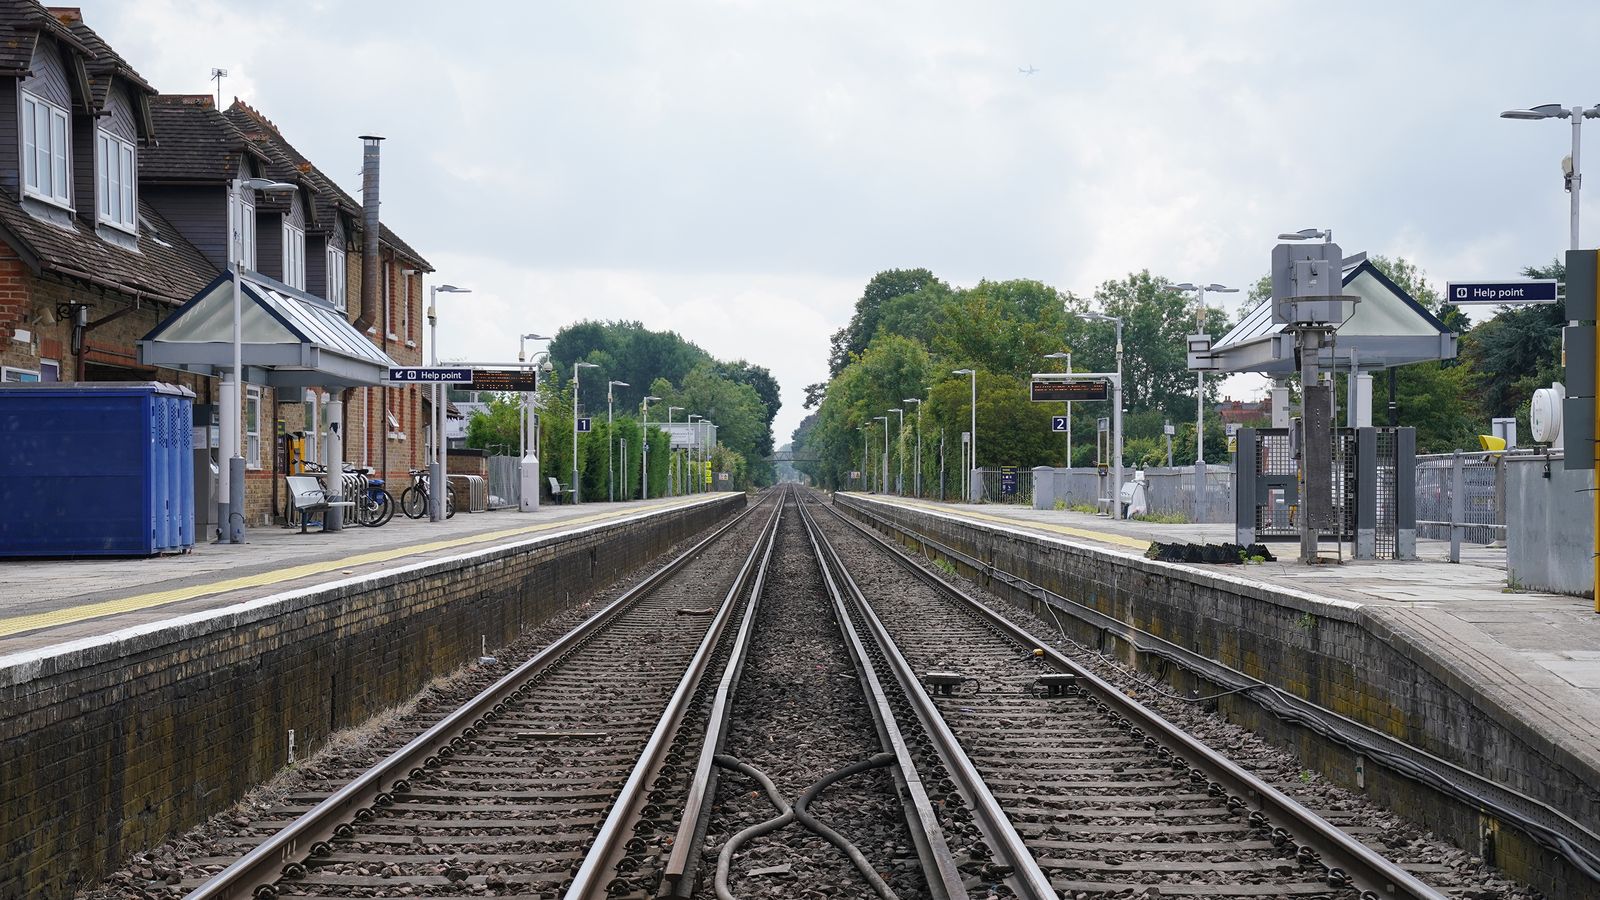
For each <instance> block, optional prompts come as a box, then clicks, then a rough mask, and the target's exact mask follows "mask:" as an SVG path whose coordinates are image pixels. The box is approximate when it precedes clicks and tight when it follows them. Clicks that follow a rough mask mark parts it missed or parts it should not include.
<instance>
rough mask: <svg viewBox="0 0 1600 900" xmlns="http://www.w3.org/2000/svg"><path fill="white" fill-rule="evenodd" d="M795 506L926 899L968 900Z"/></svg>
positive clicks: (840, 598) (813, 530) (807, 519)
mask: <svg viewBox="0 0 1600 900" xmlns="http://www.w3.org/2000/svg"><path fill="white" fill-rule="evenodd" d="M797 493H798V492H797ZM795 506H796V508H798V509H799V511H800V518H801V521H803V522H804V523H805V526H806V537H807V539H808V540H809V541H810V542H811V552H812V553H813V554H814V555H815V556H816V560H817V567H818V568H819V569H821V571H822V579H823V584H824V585H825V586H826V587H827V590H828V598H829V600H830V601H832V606H833V616H834V620H835V621H836V622H837V623H838V625H839V630H840V632H842V633H843V635H844V638H845V646H846V648H847V649H848V650H849V651H850V657H851V658H852V659H853V660H854V661H855V665H856V672H857V673H859V675H860V676H861V686H862V693H863V694H866V695H867V698H868V699H869V700H870V701H871V702H870V703H869V704H868V707H869V708H870V709H871V711H872V718H873V723H874V725H876V727H877V730H878V740H879V742H880V743H881V744H882V746H883V749H884V750H885V751H887V752H890V753H893V754H894V757H895V763H896V767H895V773H894V778H895V786H896V788H897V793H899V794H900V804H901V808H902V810H903V812H904V814H905V817H906V827H907V828H908V829H909V830H910V832H911V840H912V843H913V844H915V845H916V848H917V857H918V859H919V860H920V861H921V863H922V876H923V880H924V881H925V882H926V883H927V885H928V893H929V894H931V895H932V896H933V897H934V900H965V898H966V897H968V896H969V895H968V893H967V888H966V885H965V884H963V881H964V879H963V877H962V875H961V872H960V870H958V869H957V868H956V861H955V856H954V854H952V853H951V852H950V845H949V843H948V842H947V841H946V840H945V837H944V827H943V826H941V825H940V824H939V816H938V813H936V812H935V811H934V809H933V801H931V800H930V799H929V798H928V789H927V786H926V785H924V784H923V783H922V775H921V774H920V773H919V772H918V771H917V765H916V761H915V760H914V759H912V757H911V748H910V747H909V746H908V745H907V744H906V740H905V735H904V734H902V733H901V731H900V725H899V723H898V722H896V721H895V717H894V708H893V707H892V706H890V704H889V695H888V694H887V693H886V692H885V691H884V689H883V684H882V682H881V681H879V679H878V673H877V671H876V670H875V669H874V667H873V665H872V659H871V656H870V654H869V653H868V651H867V646H866V644H865V643H864V642H863V641H862V639H861V635H860V633H859V632H858V631H857V630H856V627H855V624H854V623H853V622H851V621H850V612H849V610H848V609H847V608H846V601H845V597H844V592H842V591H841V590H839V585H838V582H837V581H836V580H835V578H834V576H833V572H832V571H831V570H830V568H829V566H828V561H827V556H826V555H825V554H824V552H823V549H822V544H821V541H823V540H825V539H824V538H823V537H822V530H821V529H820V528H818V527H817V523H816V520H815V519H813V518H812V516H811V512H810V511H809V510H807V509H806V503H805V502H804V501H801V500H797V502H796V503H795Z"/></svg>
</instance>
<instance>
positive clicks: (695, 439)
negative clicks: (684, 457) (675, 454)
mask: <svg viewBox="0 0 1600 900" xmlns="http://www.w3.org/2000/svg"><path fill="white" fill-rule="evenodd" d="M704 418H705V416H702V415H700V414H699V413H690V414H689V424H690V425H692V426H694V427H692V428H690V429H689V477H688V478H686V479H684V484H686V485H690V486H692V487H695V488H698V487H700V479H699V477H698V476H697V475H696V474H695V471H694V465H695V451H696V450H699V449H700V426H698V425H695V424H694V423H695V421H696V420H698V419H704ZM691 493H693V492H692V491H691Z"/></svg>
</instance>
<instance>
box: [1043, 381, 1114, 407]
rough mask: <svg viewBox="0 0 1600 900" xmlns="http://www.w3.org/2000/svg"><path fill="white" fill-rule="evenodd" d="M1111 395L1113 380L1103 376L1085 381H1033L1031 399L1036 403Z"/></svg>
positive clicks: (1104, 398)
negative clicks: (1107, 379) (1110, 380)
mask: <svg viewBox="0 0 1600 900" xmlns="http://www.w3.org/2000/svg"><path fill="white" fill-rule="evenodd" d="M1110 397H1111V382H1109V381H1106V380H1105V379H1103V378H1097V379H1094V380H1087V379H1086V380H1083V381H1038V380H1035V381H1033V382H1031V387H1030V391H1029V399H1031V400H1033V401H1034V402H1036V403H1047V402H1055V403H1060V402H1062V401H1066V402H1068V403H1071V402H1074V401H1081V400H1107V399H1110Z"/></svg>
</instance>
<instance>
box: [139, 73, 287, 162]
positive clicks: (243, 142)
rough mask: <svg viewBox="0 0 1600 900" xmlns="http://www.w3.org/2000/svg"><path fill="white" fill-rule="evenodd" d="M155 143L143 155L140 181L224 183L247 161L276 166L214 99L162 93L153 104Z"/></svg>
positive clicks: (151, 110) (141, 151)
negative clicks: (243, 161) (246, 159)
mask: <svg viewBox="0 0 1600 900" xmlns="http://www.w3.org/2000/svg"><path fill="white" fill-rule="evenodd" d="M150 115H151V119H152V120H153V122H154V124H155V140H154V141H152V142H151V143H150V145H149V146H147V147H144V148H142V149H141V150H140V151H139V180H140V181H141V182H143V181H148V182H151V183H156V184H225V183H227V182H228V181H230V180H232V179H233V178H234V176H236V175H238V174H239V161H240V159H241V158H242V157H249V158H251V159H255V160H257V161H258V162H259V163H261V165H262V166H264V167H265V166H268V165H270V164H271V160H269V159H268V158H267V156H266V154H265V153H263V152H262V151H261V149H260V148H259V147H257V146H256V145H255V143H254V142H252V141H251V140H249V139H248V138H246V137H245V136H244V134H243V133H242V132H241V131H239V129H238V128H237V127H236V126H235V125H234V124H233V123H232V122H230V121H228V119H227V117H225V116H223V114H222V113H220V112H218V111H217V104H216V101H215V100H213V99H212V98H211V95H210V94H159V95H157V96H155V97H153V98H151V101H150Z"/></svg>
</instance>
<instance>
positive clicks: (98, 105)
mask: <svg viewBox="0 0 1600 900" xmlns="http://www.w3.org/2000/svg"><path fill="white" fill-rule="evenodd" d="M50 14H51V15H52V16H54V17H55V19H56V21H57V22H60V23H61V25H62V26H63V27H65V28H66V29H68V30H69V31H71V32H72V34H73V36H74V37H76V38H77V39H78V41H79V42H80V43H82V44H83V45H84V46H85V47H87V48H89V52H90V53H92V54H94V56H93V57H92V58H90V59H89V60H88V61H86V62H85V63H84V68H85V69H86V70H88V73H89V90H90V91H91V92H92V93H93V95H94V108H95V109H96V110H101V109H105V108H106V97H107V95H109V94H110V93H111V82H112V79H113V78H116V77H121V78H125V79H127V80H128V81H129V82H130V83H132V84H133V85H134V86H135V87H137V88H138V89H139V90H141V91H143V92H144V93H146V94H154V93H155V92H156V89H155V88H153V87H151V86H150V84H149V82H147V81H145V80H144V76H142V75H140V74H139V73H138V72H135V71H134V70H133V67H132V66H130V65H128V63H127V60H124V59H123V58H122V57H121V56H118V55H117V51H115V50H113V49H111V45H110V44H107V43H106V42H105V40H104V39H103V38H101V37H100V35H98V34H96V33H95V31H94V29H92V28H90V27H89V26H88V25H87V24H86V23H85V22H84V21H83V13H82V11H80V10H79V9H77V8H76V7H65V6H52V7H50Z"/></svg>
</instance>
